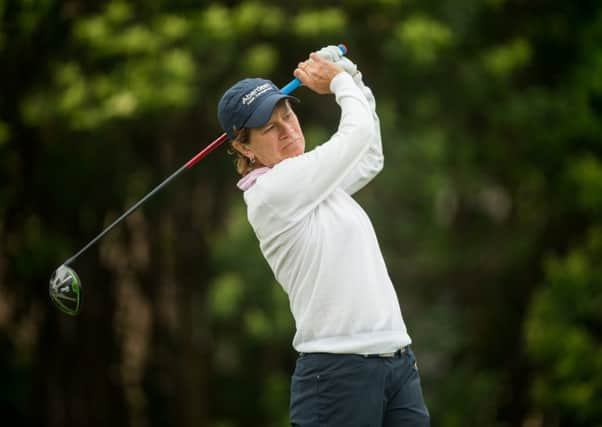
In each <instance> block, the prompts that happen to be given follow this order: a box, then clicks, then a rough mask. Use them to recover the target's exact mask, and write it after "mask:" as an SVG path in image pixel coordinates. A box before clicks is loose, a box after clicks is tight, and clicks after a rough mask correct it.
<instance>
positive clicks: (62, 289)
mask: <svg viewBox="0 0 602 427" xmlns="http://www.w3.org/2000/svg"><path fill="white" fill-rule="evenodd" d="M48 291H49V293H50V299H51V300H52V302H54V305H55V306H56V307H57V308H58V309H59V310H61V311H62V312H63V313H65V314H68V315H70V316H75V315H76V314H77V313H79V308H80V301H81V282H80V280H79V277H78V276H77V273H76V272H75V271H74V270H73V269H72V268H70V267H67V266H66V265H61V266H60V267H59V268H57V269H56V271H55V272H54V273H53V274H52V277H51V278H50V285H49V287H48Z"/></svg>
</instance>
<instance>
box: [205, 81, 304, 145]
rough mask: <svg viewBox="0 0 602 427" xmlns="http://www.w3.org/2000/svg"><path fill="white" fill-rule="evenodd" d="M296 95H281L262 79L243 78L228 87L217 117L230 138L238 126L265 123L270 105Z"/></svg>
mask: <svg viewBox="0 0 602 427" xmlns="http://www.w3.org/2000/svg"><path fill="white" fill-rule="evenodd" d="M285 98H286V99H291V100H293V101H295V102H299V100H298V99H297V98H295V97H294V96H290V95H285V94H283V93H282V92H280V90H278V87H276V85H275V84H274V83H272V82H271V81H269V80H266V79H259V78H252V79H244V80H241V81H239V82H238V83H236V84H234V85H233V86H232V87H231V88H230V89H228V90H227V91H226V92H225V93H224V95H223V96H222V99H220V101H219V104H218V107H217V118H218V120H219V123H220V125H221V126H222V129H224V131H225V132H226V133H227V134H228V136H229V137H230V138H231V139H234V138H235V137H236V131H237V130H238V129H242V128H257V127H261V126H263V125H264V124H266V123H267V122H268V120H269V119H270V117H272V112H273V111H274V107H275V106H276V104H277V103H278V101H280V100H281V99H285Z"/></svg>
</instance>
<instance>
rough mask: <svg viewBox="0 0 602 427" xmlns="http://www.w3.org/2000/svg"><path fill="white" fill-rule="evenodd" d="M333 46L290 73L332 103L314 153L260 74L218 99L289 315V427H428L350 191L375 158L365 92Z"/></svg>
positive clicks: (379, 264)
mask: <svg viewBox="0 0 602 427" xmlns="http://www.w3.org/2000/svg"><path fill="white" fill-rule="evenodd" d="M335 52H338V48H336V47H334V46H329V47H328V48H324V49H322V50H321V51H320V52H319V53H320V54H321V55H323V56H326V57H328V58H330V59H331V60H332V61H329V60H327V59H324V58H323V57H322V56H320V54H317V53H313V54H311V55H310V58H309V59H308V60H307V61H304V62H302V63H300V64H299V66H298V68H297V69H296V70H295V72H294V75H295V76H296V77H297V78H299V79H300V80H301V82H302V83H303V84H304V85H305V86H306V87H308V88H309V89H311V90H313V91H314V92H316V93H318V94H330V93H333V94H334V97H335V99H336V102H337V104H338V105H339V106H340V108H341V120H340V123H339V126H338V130H337V132H336V133H335V134H334V135H332V137H331V138H330V139H329V140H328V141H326V142H325V143H323V144H322V145H320V146H318V147H317V148H315V149H314V150H311V151H309V152H307V153H306V152H305V139H304V136H303V131H302V130H301V126H300V125H299V120H298V119H297V116H296V115H295V113H294V112H293V110H292V108H291V102H296V101H297V99H296V98H294V97H291V96H288V95H284V94H282V93H280V92H279V91H278V89H277V87H276V86H275V85H274V84H273V83H272V82H270V81H268V80H263V79H245V80H242V81H239V82H238V83H236V84H235V85H234V86H232V87H231V88H230V89H228V90H227V91H226V93H225V94H224V95H223V97H222V99H221V100H220V102H219V107H218V109H219V111H218V117H219V121H220V124H221V125H222V127H223V129H224V131H226V132H227V133H228V135H229V137H230V138H231V141H232V142H231V145H232V148H233V149H234V150H235V153H236V154H237V156H238V159H237V169H238V171H239V173H241V174H242V175H243V177H242V179H241V180H240V181H239V183H238V186H239V187H240V188H241V189H242V190H243V191H244V200H245V203H246V205H247V214H248V219H249V222H250V223H251V226H252V227H253V230H254V231H255V234H256V235H257V238H258V239H259V244H260V247H261V251H262V253H263V255H264V257H265V259H266V260H267V262H268V264H269V265H270V267H271V269H272V271H273V272H274V275H275V277H276V279H277V280H278V282H279V283H280V284H281V285H282V287H283V288H284V290H285V292H286V293H287V294H288V297H289V300H290V307H291V310H292V314H293V317H294V318H295V323H296V329H297V330H296V334H295V337H294V340H293V347H294V348H295V349H296V350H297V351H298V352H299V358H298V359H297V365H296V368H295V372H294V374H293V377H292V384H291V406H290V417H291V424H292V425H293V426H300V427H311V426H337V427H339V426H340V427H354V426H358V427H359V426H362V427H363V426H366V427H377V426H378V427H380V426H387V427H389V426H390V427H392V426H428V425H429V415H428V411H427V408H426V406H425V403H424V400H423V396H422V390H421V386H420V378H419V375H418V369H417V366H416V361H415V359H414V355H413V353H412V350H411V349H410V347H409V345H410V343H411V339H410V337H409V335H408V333H407V331H406V327H405V324H404V321H403V318H402V316H401V311H400V308H399V304H398V301H397V296H396V294H395V290H394V288H393V285H392V283H391V279H390V278H389V275H388V273H387V268H386V266H385V263H384V260H383V256H382V254H381V251H380V248H379V245H378V241H377V238H376V235H375V233H374V229H373V227H372V224H371V222H370V219H369V218H368V216H367V215H366V213H365V212H364V210H363V209H362V208H361V207H360V206H359V205H358V204H357V202H356V201H355V200H354V199H353V198H352V197H351V196H352V195H353V194H354V193H355V192H356V191H358V190H359V189H361V188H362V187H363V186H364V185H366V184H367V183H368V182H370V180H371V179H372V178H373V177H374V176H375V175H376V174H377V173H378V172H379V171H380V170H381V169H382V166H383V154H382V147H381V139H380V125H379V120H378V117H377V115H376V110H375V104H374V98H373V96H372V92H371V91H370V89H368V88H367V87H366V86H365V85H364V84H363V82H362V77H361V73H359V72H357V68H356V67H355V65H354V64H353V63H352V62H350V61H349V60H348V59H346V58H344V57H341V55H340V54H337V53H335ZM333 61H334V62H333ZM352 74H353V76H352Z"/></svg>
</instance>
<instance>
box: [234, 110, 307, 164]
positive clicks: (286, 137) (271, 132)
mask: <svg viewBox="0 0 602 427" xmlns="http://www.w3.org/2000/svg"><path fill="white" fill-rule="evenodd" d="M235 148H236V149H238V150H239V151H241V153H242V154H243V155H245V156H246V157H248V158H254V159H255V161H256V163H255V164H256V165H263V166H269V167H271V166H274V165H275V164H276V163H279V162H281V161H282V160H284V159H288V158H289V157H295V156H298V155H300V154H303V152H304V151H305V137H304V136H303V131H302V130H301V126H300V125H299V120H298V119H297V115H296V114H295V112H294V111H293V110H292V108H291V106H290V105H289V103H288V100H282V101H280V102H279V103H278V104H276V107H275V108H274V111H273V112H272V117H271V118H270V120H268V122H267V123H266V124H265V125H264V126H262V127H260V128H254V129H249V143H248V144H240V143H237V144H236V145H235Z"/></svg>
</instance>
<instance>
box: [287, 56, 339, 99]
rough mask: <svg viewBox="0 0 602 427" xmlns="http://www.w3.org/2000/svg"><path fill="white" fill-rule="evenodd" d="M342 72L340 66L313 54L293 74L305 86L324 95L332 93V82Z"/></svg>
mask: <svg viewBox="0 0 602 427" xmlns="http://www.w3.org/2000/svg"><path fill="white" fill-rule="evenodd" d="M341 72H343V69H342V68H341V67H339V66H338V65H336V64H334V63H332V62H330V61H328V60H326V59H324V58H322V57H321V56H320V55H318V54H317V53H312V54H311V55H309V59H308V60H307V61H304V62H300V63H299V65H298V66H297V68H296V69H295V72H294V73H293V74H294V76H295V77H297V78H298V79H299V80H301V83H303V84H304V85H305V86H307V87H308V88H310V89H311V90H313V91H314V92H316V93H319V94H321V95H322V94H325V93H331V92H330V81H331V80H332V79H333V78H334V76H336V75H337V74H339V73H341Z"/></svg>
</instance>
